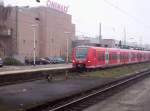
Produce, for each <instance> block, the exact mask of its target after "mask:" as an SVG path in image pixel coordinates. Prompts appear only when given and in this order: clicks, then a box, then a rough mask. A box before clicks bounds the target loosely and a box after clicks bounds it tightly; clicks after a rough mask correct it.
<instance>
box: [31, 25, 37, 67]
mask: <svg viewBox="0 0 150 111" xmlns="http://www.w3.org/2000/svg"><path fill="white" fill-rule="evenodd" d="M37 26H38V25H37V24H34V25H32V29H33V59H34V60H33V61H34V63H33V64H34V66H35V65H36V64H35V57H36V27H37Z"/></svg>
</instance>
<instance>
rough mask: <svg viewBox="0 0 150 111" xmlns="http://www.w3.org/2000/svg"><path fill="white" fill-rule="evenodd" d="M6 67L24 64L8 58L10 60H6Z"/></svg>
mask: <svg viewBox="0 0 150 111" xmlns="http://www.w3.org/2000/svg"><path fill="white" fill-rule="evenodd" d="M4 65H17V66H20V65H23V64H22V63H21V62H20V61H18V60H16V59H14V58H11V57H8V58H5V59H4Z"/></svg>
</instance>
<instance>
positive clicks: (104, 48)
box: [77, 45, 150, 52]
mask: <svg viewBox="0 0 150 111" xmlns="http://www.w3.org/2000/svg"><path fill="white" fill-rule="evenodd" d="M77 47H86V48H93V49H99V48H101V49H108V50H120V51H132V52H150V51H144V50H133V49H120V48H107V47H95V46H87V45H81V46H77Z"/></svg>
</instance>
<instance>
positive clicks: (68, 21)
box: [0, 7, 75, 58]
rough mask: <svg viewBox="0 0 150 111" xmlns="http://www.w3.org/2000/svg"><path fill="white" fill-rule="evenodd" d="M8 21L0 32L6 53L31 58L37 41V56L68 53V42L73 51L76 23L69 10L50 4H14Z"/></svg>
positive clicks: (0, 45)
mask: <svg viewBox="0 0 150 111" xmlns="http://www.w3.org/2000/svg"><path fill="white" fill-rule="evenodd" d="M6 24H7V25H6V26H7V28H6V29H5V31H4V32H5V33H4V34H0V49H2V50H0V53H1V55H3V56H19V57H28V58H32V57H33V50H34V43H35V50H36V51H35V52H36V57H49V56H66V53H67V44H68V51H69V53H71V46H72V40H74V37H75V25H74V24H73V23H72V16H71V15H69V14H67V13H64V12H61V11H59V10H56V9H52V8H49V7H13V8H12V9H11V13H10V15H9V17H8V19H7V21H6ZM34 37H35V39H34ZM5 44H7V45H5Z"/></svg>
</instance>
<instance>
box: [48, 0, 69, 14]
mask: <svg viewBox="0 0 150 111" xmlns="http://www.w3.org/2000/svg"><path fill="white" fill-rule="evenodd" d="M47 7H49V8H52V9H55V10H58V11H60V12H63V13H67V12H68V8H69V7H68V6H64V5H61V4H59V3H56V2H54V1H51V0H47Z"/></svg>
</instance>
